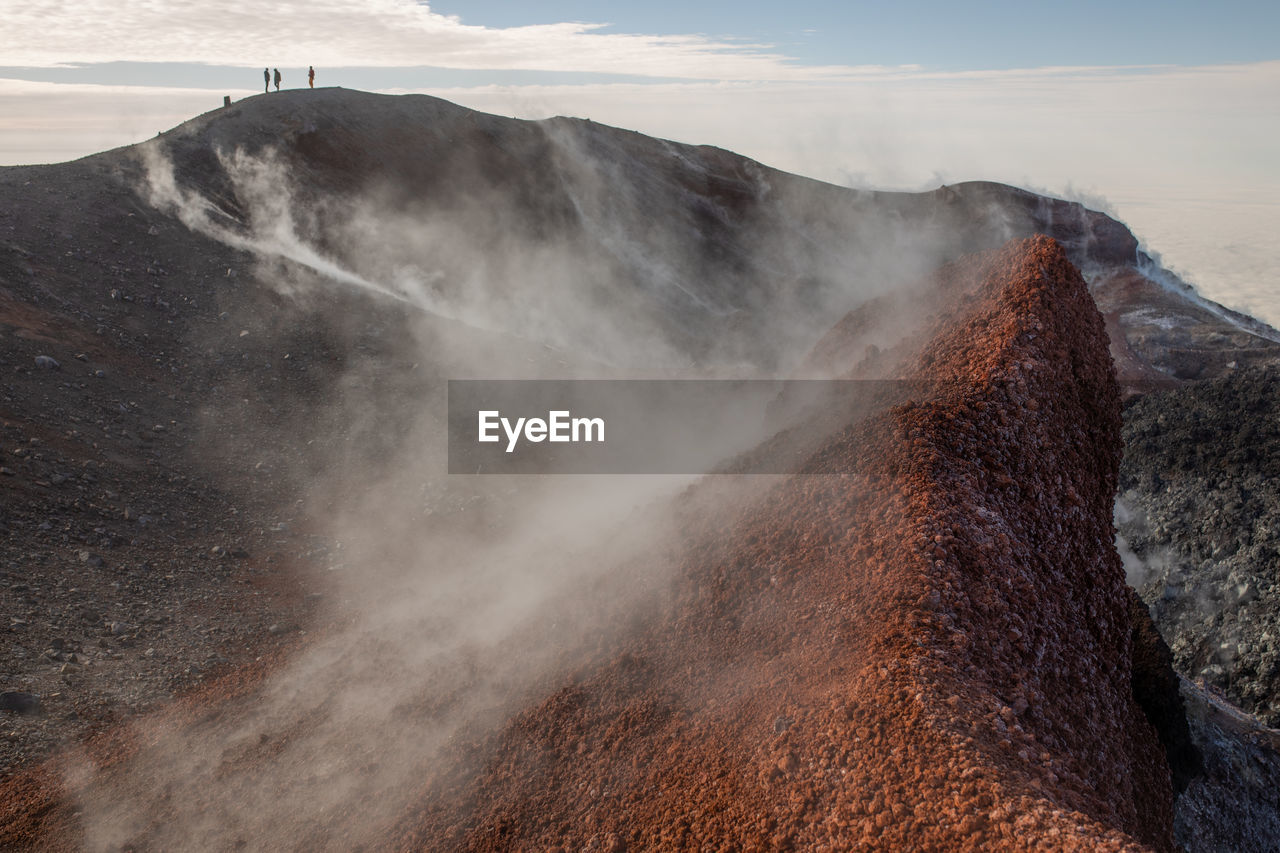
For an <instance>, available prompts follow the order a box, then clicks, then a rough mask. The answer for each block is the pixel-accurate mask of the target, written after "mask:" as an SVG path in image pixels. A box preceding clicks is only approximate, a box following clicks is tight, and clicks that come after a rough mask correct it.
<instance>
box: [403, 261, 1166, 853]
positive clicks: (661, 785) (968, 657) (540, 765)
mask: <svg viewBox="0 0 1280 853" xmlns="http://www.w3.org/2000/svg"><path fill="white" fill-rule="evenodd" d="M936 284H937V293H938V297H939V301H938V302H937V305H938V306H939V310H938V313H937V315H936V316H935V317H933V318H931V319H930V321H929V322H928V323H927V324H926V327H925V330H924V331H923V332H922V334H921V336H920V340H922V341H924V342H925V344H924V346H923V348H922V349H921V350H920V351H919V355H918V356H916V357H915V358H914V360H913V361H909V362H907V365H906V372H907V374H908V375H920V374H922V373H923V374H927V375H928V376H930V377H931V378H933V379H934V380H936V383H935V385H934V386H933V388H934V390H933V393H932V396H930V397H928V398H924V399H919V400H917V401H916V402H913V403H908V404H904V405H900V406H896V407H894V408H892V409H890V410H888V411H886V412H884V413H882V414H880V415H876V416H874V417H871V418H869V419H867V420H865V421H863V422H860V423H856V424H852V425H849V426H848V427H847V428H846V429H844V430H843V431H842V432H841V433H840V434H838V435H835V436H833V437H832V438H831V439H830V440H829V441H828V442H827V444H826V446H825V447H824V448H822V450H821V451H820V452H819V453H817V454H815V455H814V457H813V460H812V465H811V470H812V471H813V472H815V473H810V474H802V475H797V476H793V477H790V478H787V479H786V480H785V481H783V482H780V483H778V484H776V485H775V486H774V487H772V488H771V489H769V490H768V491H767V492H766V493H765V494H763V495H757V496H754V497H752V496H747V495H744V496H743V497H742V500H741V501H740V502H739V503H738V504H737V505H736V506H735V507H733V508H732V509H731V510H726V509H724V508H723V507H720V508H718V509H717V510H715V511H703V512H701V513H691V518H693V519H694V520H692V521H690V523H689V529H688V531H687V536H688V540H689V542H690V544H689V547H688V551H687V555H686V558H685V561H684V569H683V573H682V576H681V577H680V579H679V581H678V592H677V595H676V599H675V602H674V604H673V605H672V606H671V607H670V609H669V610H668V612H667V613H666V614H665V615H664V616H663V617H662V618H661V619H659V620H658V621H657V623H656V624H654V625H652V627H651V628H650V629H649V630H648V632H647V633H646V634H644V635H643V636H640V637H637V638H633V639H632V640H630V641H628V643H627V648H626V650H625V654H622V655H620V656H619V657H618V658H617V659H616V660H615V661H614V663H612V664H611V665H607V666H604V667H602V668H600V669H599V670H597V671H594V672H591V673H588V674H587V675H585V676H584V677H583V678H582V679H581V680H579V681H577V682H576V683H572V684H566V685H565V686H564V687H563V688H562V689H561V690H560V691H559V692H557V693H555V695H553V696H552V697H551V698H549V699H548V700H547V701H545V702H544V703H542V704H541V705H538V706H536V707H532V708H529V709H528V710H527V711H525V712H524V713H522V714H520V715H519V716H518V717H517V718H516V719H515V720H514V721H513V722H512V723H511V724H510V726H509V727H508V728H507V730H506V731H505V732H504V733H503V734H502V735H501V736H500V738H499V741H498V743H497V744H496V745H495V746H494V747H493V749H492V752H491V758H490V760H489V762H488V764H487V765H486V766H485V768H484V769H483V770H482V771H481V772H480V773H479V774H478V775H476V776H475V777H474V778H472V779H470V780H469V781H468V782H467V783H466V784H464V785H461V786H457V787H454V788H447V787H445V786H444V785H443V784H436V783H430V782H429V784H428V786H427V789H426V790H425V791H424V796H423V799H422V808H421V811H420V812H418V813H416V814H414V815H412V816H409V817H408V818H407V819H406V820H405V822H404V824H403V827H402V833H401V837H400V840H399V846H400V847H401V848H402V849H421V848H430V849H452V848H460V849H461V848H465V849H476V850H509V849H555V847H556V846H557V845H564V846H566V847H568V848H569V849H644V850H650V849H652V850H656V849H707V847H708V845H710V847H711V848H712V849H743V850H788V849H795V850H822V849H832V850H834V849H905V848H908V847H909V848H914V849H946V850H986V849H993V848H999V849H1026V850H1039V849H1046V848H1052V849H1077V850H1103V849H1110V850H1120V849H1142V848H1153V849H1159V850H1167V849H1171V848H1172V836H1171V825H1172V817H1171V812H1172V793H1171V786H1170V776H1169V770H1168V767H1167V764H1166V762H1165V758H1164V755H1163V753H1162V750H1161V747H1160V744H1159V742H1158V740H1157V737H1156V733H1155V731H1154V730H1153V728H1152V727H1151V725H1150V724H1149V723H1148V721H1147V720H1146V718H1145V717H1144V715H1143V713H1142V711H1141V709H1140V708H1139V707H1138V705H1137V704H1136V703H1135V701H1134V697H1133V692H1132V687H1131V668H1132V656H1131V651H1132V650H1131V637H1132V628H1131V617H1130V611H1129V596H1128V594H1127V591H1126V587H1125V583H1124V574H1123V571H1122V568H1121V563H1120V560H1119V558H1118V556H1117V555H1116V553H1115V551H1114V548H1113V546H1112V526H1111V524H1112V523H1111V502H1112V496H1113V493H1114V489H1115V483H1116V476H1117V473H1116V472H1117V465H1118V457H1119V448H1120V440H1119V426H1120V417H1119V394H1118V389H1117V384H1116V380H1115V375H1114V369H1113V367H1112V364H1111V360H1110V358H1109V356H1108V352H1107V337H1106V332H1105V329H1104V327H1103V322H1102V318H1101V316H1100V315H1099V313H1098V311H1097V309H1096V308H1095V307H1094V304H1093V301H1092V300H1091V298H1090V297H1089V294H1088V292H1087V289H1086V287H1085V284H1084V282H1083V281H1082V279H1081V278H1080V276H1079V274H1078V272H1077V271H1076V270H1075V269H1074V268H1073V267H1072V266H1071V264H1070V263H1069V262H1068V261H1067V259H1066V257H1065V255H1064V253H1063V251H1062V250H1061V248H1060V247H1059V246H1058V245H1057V244H1056V243H1054V242H1053V241H1052V240H1049V239H1048V238H1034V239H1030V240H1026V241H1021V242H1017V243H1012V244H1010V245H1009V246H1007V247H1005V248H1004V249H1003V250H1000V251H996V252H991V253H987V254H984V255H980V256H972V257H968V258H964V259H962V260H961V261H959V262H957V263H955V264H953V265H950V266H948V267H946V268H944V269H943V270H942V271H940V272H939V274H938V276H937V279H936ZM853 325H855V326H856V324H853ZM820 349H824V350H826V351H828V352H831V351H836V350H838V349H839V348H838V347H833V346H832V344H831V342H830V341H828V342H826V343H825V344H824V346H823V347H822V348H820ZM854 349H855V350H856V349H857V347H856V346H855V347H854ZM855 457H856V459H857V460H858V461H857V464H856V465H855V466H853V468H852V470H853V473H844V474H838V475H836V474H828V475H823V474H821V473H819V472H821V471H822V470H831V469H830V468H828V467H827V466H828V465H829V464H830V463H833V462H835V461H839V462H841V463H842V464H843V468H840V469H839V470H849V466H848V464H847V463H848V461H849V459H850V458H855ZM453 778H454V779H455V781H456V777H453Z"/></svg>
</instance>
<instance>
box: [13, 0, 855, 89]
mask: <svg viewBox="0 0 1280 853" xmlns="http://www.w3.org/2000/svg"><path fill="white" fill-rule="evenodd" d="M7 6H8V8H7V9H6V10H5V15H4V18H5V22H4V26H5V31H6V32H5V42H6V46H5V57H4V60H3V61H4V62H5V63H6V64H9V65H30V66H52V65H59V64H66V63H95V62H112V61H125V60H127V61H138V62H199V63H207V64H214V65H238V66H246V67H261V66H264V65H270V66H285V65H292V66H303V67H305V66H307V65H317V66H319V65H323V66H325V67H328V68H335V67H361V66H363V67H394V66H424V65H430V66H439V67H445V68H460V69H495V68H497V69H521V70H537V71H579V72H589V73H597V74H637V75H644V76H657V77H689V78H696V79H725V80H806V79H807V80H813V79H829V78H832V77H839V76H847V75H857V74H866V73H874V72H875V70H874V69H867V68H852V67H844V66H827V67H814V66H800V65H796V64H794V63H792V62H790V61H789V60H788V59H787V58H786V57H784V56H782V55H781V54H778V53H774V52H772V51H771V49H770V48H769V46H767V45H759V44H743V43H730V42H726V41H716V40H714V39H710V38H707V37H704V36H697V35H666V36H655V35H633V34H621V33H605V32H600V30H601V29H602V27H604V26H605V25H603V24H587V23H556V24H545V25H537V26H523V27H508V28H493V27H483V26H470V25H465V24H463V23H462V22H461V21H459V20H458V19H457V18H454V17H449V16H445V15H439V14H436V13H434V12H432V11H431V9H430V6H429V5H428V4H426V3H418V2H414V0H362V2H358V3H353V2H350V0H307V2H297V1H296V0H283V2H268V3H264V2H255V3H245V2H241V1H240V0H172V1H171V2H141V1H140V0H130V2H124V3H121V2H118V0H78V2H75V3H68V2H65V0H24V1H23V2H22V3H9V4H7Z"/></svg>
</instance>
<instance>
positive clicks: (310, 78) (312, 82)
mask: <svg viewBox="0 0 1280 853" xmlns="http://www.w3.org/2000/svg"><path fill="white" fill-rule="evenodd" d="M307 85H308V86H310V87H311V88H312V89H314V88H315V87H316V67H315V66H314V65H308V66H307Z"/></svg>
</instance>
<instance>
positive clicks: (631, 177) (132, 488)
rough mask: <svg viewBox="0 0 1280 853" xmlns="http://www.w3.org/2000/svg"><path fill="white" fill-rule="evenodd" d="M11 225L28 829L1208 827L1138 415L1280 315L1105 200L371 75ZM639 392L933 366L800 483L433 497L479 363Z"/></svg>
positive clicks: (447, 839)
mask: <svg viewBox="0 0 1280 853" xmlns="http://www.w3.org/2000/svg"><path fill="white" fill-rule="evenodd" d="M0 200H3V204H0V236H2V237H3V243H2V244H0V330H3V333H4V335H5V338H4V340H5V342H6V347H5V352H4V355H3V360H4V366H5V368H6V370H7V371H9V374H10V375H9V379H8V383H7V384H6V385H5V387H4V392H3V395H0V419H2V423H3V429H4V434H3V440H4V442H5V444H4V450H5V455H4V459H3V465H2V467H0V474H3V480H2V481H0V485H3V487H4V489H5V497H6V501H5V503H6V506H5V518H4V522H5V528H4V533H5V536H4V539H3V554H4V563H5V566H6V567H7V568H6V570H5V573H4V575H3V582H2V584H0V599H2V600H3V601H4V602H5V604H6V607H7V608H8V611H9V613H10V614H11V625H10V631H11V635H12V637H13V642H12V643H11V644H10V647H9V648H8V650H7V651H5V652H4V658H3V659H4V660H5V662H6V666H7V671H8V672H9V673H11V675H10V676H9V678H10V681H9V682H8V683H6V684H4V685H0V686H2V687H3V688H4V690H5V691H8V692H6V694H5V695H6V696H14V697H18V698H14V699H13V700H12V701H9V700H6V704H5V707H6V712H5V715H4V717H3V718H2V719H3V721H4V722H5V724H6V726H8V731H9V732H10V735H9V737H7V738H5V739H3V740H2V741H0V750H3V752H2V753H0V754H3V755H4V758H5V761H6V765H7V767H8V769H7V770H6V771H5V772H4V775H3V779H2V781H0V784H2V787H0V838H2V839H3V840H4V843H5V844H6V845H8V846H11V847H15V848H37V849H82V848H85V847H89V848H94V849H135V850H146V849H157V850H159V849H166V850H169V849H209V848H210V847H216V848H223V847H225V848H229V849H240V848H246V847H247V848H259V849H280V848H286V849H311V850H314V849H355V848H356V847H361V848H363V849H431V850H437V849H439V850H450V849H484V850H508V849H591V850H615V851H617V850H640V849H704V848H706V847H707V846H713V847H715V848H717V849H720V848H728V849H762V850H763V849H832V850H835V849H901V848H902V847H913V846H919V847H924V848H936V849H991V848H993V847H996V848H1003V849H1040V848H1043V847H1061V848H1064V849H1156V850H1166V849H1174V845H1175V838H1174V827H1175V813H1176V808H1177V806H1176V802H1177V800H1176V799H1175V797H1176V794H1177V792H1178V791H1180V790H1183V789H1186V788H1187V785H1188V784H1189V780H1190V779H1191V778H1193V777H1196V774H1198V773H1201V772H1202V771H1203V769H1204V768H1203V765H1202V763H1201V760H1200V756H1198V755H1197V753H1196V749H1195V748H1194V747H1193V746H1192V745H1191V744H1190V734H1189V732H1188V726H1187V720H1186V716H1185V714H1184V711H1183V701H1184V700H1183V698H1182V697H1181V696H1180V695H1179V687H1178V684H1179V681H1178V676H1177V675H1176V674H1175V672H1174V670H1173V669H1172V668H1171V665H1170V661H1171V660H1172V658H1171V657H1170V654H1169V650H1168V649H1167V648H1165V647H1164V645H1163V641H1162V640H1160V638H1159V634H1158V632H1157V631H1156V628H1155V626H1154V625H1153V623H1152V621H1151V618H1150V616H1149V615H1148V612H1147V609H1146V607H1145V605H1143V604H1142V603H1141V602H1140V601H1139V600H1138V599H1137V598H1136V597H1135V596H1134V595H1133V593H1132V592H1131V590H1129V589H1128V588H1127V586H1126V578H1125V571H1124V567H1123V565H1122V563H1121V558H1120V556H1119V554H1118V553H1117V551H1116V549H1115V545H1114V536H1115V528H1114V526H1113V521H1112V508H1113V501H1114V499H1115V495H1116V489H1117V478H1118V472H1119V467H1118V466H1119V463H1120V458H1121V453H1122V438H1121V413H1122V410H1121V400H1122V399H1123V398H1125V397H1126V396H1130V397H1134V398H1143V401H1144V402H1145V403H1146V404H1150V402H1151V401H1152V400H1155V399H1156V397H1155V396H1154V395H1155V394H1156V393H1163V392H1157V391H1153V389H1158V388H1164V387H1166V386H1168V387H1177V386H1181V385H1183V384H1186V383H1195V382H1197V381H1199V380H1205V379H1209V380H1213V381H1219V380H1223V379H1224V378H1230V377H1231V376H1232V375H1233V374H1234V372H1235V371H1237V370H1241V369H1243V368H1252V369H1256V370H1258V371H1267V370H1270V369H1272V366H1273V365H1274V364H1275V363H1276V361H1277V359H1278V358H1280V343H1278V342H1280V333H1277V332H1276V331H1275V330H1272V329H1270V328H1269V327H1267V326H1265V325H1264V324H1262V323H1260V322H1258V321H1256V320H1254V319H1252V318H1249V317H1245V316H1243V315H1239V314H1237V313H1235V312H1232V311H1230V310H1228V309H1226V308H1224V307H1222V306H1220V305H1216V304H1215V303H1212V302H1210V301H1208V300H1205V299H1203V298H1202V297H1200V296H1199V295H1197V294H1196V293H1195V292H1194V290H1193V289H1191V288H1190V287H1188V286H1187V285H1185V284H1184V283H1182V282H1180V281H1179V280H1178V279H1177V278H1176V276H1173V275H1172V274H1171V273H1169V272H1168V271H1165V270H1161V269H1159V268H1158V267H1157V266H1156V265H1155V264H1154V263H1153V262H1152V260H1151V258H1150V257H1148V256H1147V255H1145V254H1144V253H1143V252H1142V251H1140V249H1139V247H1138V243H1137V241H1136V239H1135V238H1134V237H1133V235H1132V234H1131V233H1130V232H1129V230H1128V229H1127V228H1126V227H1125V226H1124V225H1123V224H1121V223H1119V222H1117V221H1116V220H1114V219H1112V218H1110V217H1108V216H1106V215H1105V214H1102V213H1098V212H1095V211H1090V210H1088V209H1086V208H1084V207H1083V206H1081V205H1080V204H1077V203H1074V202H1068V201H1063V200H1059V199H1051V198H1046V197H1044V196H1040V195H1036V194H1034V193H1030V192H1027V191H1025V190H1020V189H1017V188H1013V187H1007V186H1002V185H999V184H992V183H982V182H978V183H967V184H958V185H954V186H947V187H940V188H939V189H937V190H935V191H932V192H926V193H892V192H879V191H866V190H853V189H847V188H841V187H835V186H830V185H826V184H821V183H819V182H816V181H811V180H808V179H805V178H801V177H798V176H794V175H789V174H786V173H783V172H779V171H777V170H774V169H770V168H768V167H767V166H764V165H762V164H759V163H756V162H754V161H751V160H748V159H746V158H743V157H740V156H738V155H735V154H733V153H731V152H727V151H723V150H720V149H714V148H707V147H700V146H692V145H685V144H681V143H676V142H670V141H665V140H657V139H652V138H649V137H645V136H642V135H640V134H636V133H632V132H629V131H625V130H620V129H617V128H611V127H607V126H603V125H600V124H597V123H594V122H589V121H579V120H572V119H563V118H561V119H551V120H547V121H540V122H528V121H517V120H513V119H506V118H500V117H497V116H491V115H485V114H481V113H476V112H474V111H471V110H467V109H464V108H462V107H458V106H455V105H453V104H449V103H447V102H444V101H440V100H437V99H433V98H427V97H421V96H402V97H389V96H377V95H369V94H365V93H360V92H351V91H345V90H340V89H319V90H306V91H296V92H281V93H272V94H270V95H263V96H257V97H254V98H250V99H247V100H245V101H242V102H240V103H238V104H233V105H231V106H228V107H225V108H223V109H220V110H216V111H213V112H210V113H207V114H205V115H203V116H200V117H198V118H196V119H193V120H192V121H190V122H188V123H186V124H184V125H182V126H180V127H178V128H175V129H173V130H171V131H168V132H166V133H164V134H161V135H160V136H158V137H157V138H155V139H152V140H149V141H148V142H146V143H143V144H141V145H138V146H133V147H130V148H125V149H119V150H117V151H111V152H106V153H103V154H99V155H95V156H93V157H89V158H85V159H83V160H79V161H76V162H74V163H67V164H59V165H53V166H27V167H7V168H4V169H2V170H0ZM643 371H661V375H663V376H669V375H672V374H673V373H674V374H677V375H685V374H692V375H697V376H699V377H720V376H734V377H740V376H784V377H792V376H803V377H808V376H814V375H816V376H821V377H824V378H832V377H835V378H844V379H851V378H852V379H857V378H874V379H876V380H878V381H885V380H891V381H915V380H927V383H926V386H925V387H926V388H927V390H926V391H922V392H921V393H919V394H915V395H913V396H910V398H909V399H906V400H903V399H895V400H893V401H891V402H890V403H887V404H886V405H885V406H883V407H880V408H878V409H876V410H874V411H873V412H870V413H864V415H863V416H860V417H855V418H849V419H844V420H839V421H837V422H835V423H831V422H830V418H827V419H819V420H818V421H817V423H818V424H819V425H820V428H817V427H815V429H817V432H816V433H814V434H816V435H817V438H818V440H817V442H816V444H814V445H813V446H812V447H810V448H809V450H808V451H807V453H808V455H807V456H806V457H805V459H804V461H803V464H801V465H800V466H799V467H798V468H797V471H796V473H794V474H791V475H788V476H785V477H771V478H763V479H762V478H752V477H733V476H724V475H717V476H711V477H705V478H701V479H698V480H693V481H690V482H682V483H681V484H680V487H679V488H678V489H675V490H674V491H673V490H667V491H663V490H662V489H658V490H657V491H656V492H654V491H650V492H642V491H641V490H640V488H639V487H638V486H636V484H635V483H636V482H637V481H638V480H639V479H643V478H637V480H636V481H628V483H627V485H625V486H624V485H617V484H615V485H611V486H609V487H608V488H603V489H601V490H599V491H597V492H591V491H590V490H589V489H587V487H585V486H581V485H578V486H573V485H572V484H571V485H569V486H565V485H564V484H561V483H559V482H556V483H550V482H543V481H542V480H540V479H539V478H536V477H534V478H506V479H504V478H498V477H484V476H480V477H462V476H453V477H450V476H448V475H446V474H444V467H443V465H442V460H441V456H440V439H439V433H440V431H441V430H442V429H443V425H444V423H445V421H446V418H445V416H444V411H443V409H444V393H443V390H442V389H443V382H444V380H445V379H450V378H459V377H466V378H476V377H479V378H505V379H513V378H525V377H547V376H555V377H557V378H580V377H591V378H599V377H602V376H609V377H616V376H623V377H629V376H633V375H636V374H637V373H638V372H643ZM681 372H683V373H681ZM1193 387H1199V386H1193ZM1144 395H1145V397H1144ZM1144 441H1148V443H1149V442H1150V439H1149V436H1147V435H1144ZM1147 450H1148V451H1150V450H1151V448H1147ZM571 479H572V478H571ZM577 482H578V483H581V482H582V481H577ZM1143 482H1145V481H1143ZM582 490H586V496H583V495H582V494H579V492H580V491H582ZM615 505H616V506H615ZM19 711H21V713H19ZM1249 736H1250V737H1253V735H1249ZM1232 743H1235V741H1232ZM1251 743H1252V741H1251ZM1259 749H1262V748H1261V747H1259ZM1264 753H1265V754H1264ZM1258 754H1259V755H1261V756H1262V757H1260V758H1258V759H1257V760H1258V761H1260V762H1262V763H1263V764H1264V765H1266V766H1271V765H1270V764H1267V762H1270V761H1272V758H1271V757H1270V756H1271V753H1267V752H1266V751H1265V750H1262V752H1259V753H1258ZM1278 766H1280V765H1278ZM1190 784H1195V783H1190ZM1215 784H1220V785H1222V784H1228V783H1226V782H1222V781H1221V780H1219V782H1215ZM1214 790H1215V791H1221V790H1225V789H1223V788H1220V787H1219V788H1215V789H1214ZM1224 796H1225V795H1224ZM1210 799H1211V798H1210ZM1207 801H1208V800H1207V799H1200V800H1196V802H1197V803H1201V804H1203V803H1204V802H1207ZM1197 809H1200V811H1199V812H1197V814H1199V817H1198V818H1197V820H1199V821H1200V823H1198V824H1196V826H1197V827H1199V829H1197V830H1196V833H1199V835H1196V837H1198V838H1201V839H1204V838H1209V839H1212V838H1221V837H1222V836H1221V834H1220V829H1221V827H1222V826H1226V825H1229V824H1230V823H1231V818H1230V814H1231V812H1230V809H1231V804H1230V797H1225V799H1220V800H1219V801H1217V804H1216V805H1215V806H1213V807H1212V808H1209V807H1202V806H1200V805H1198V806H1197ZM1210 813H1212V814H1210ZM1206 827H1207V828H1206ZM1214 833H1219V834H1218V835H1215V834H1214ZM1191 835H1195V833H1191ZM1188 837H1190V836H1188ZM1205 843H1210V844H1211V843H1212V841H1209V842H1205ZM1262 843H1265V840H1264V841H1263V842H1262ZM1258 849H1265V847H1259V848H1258Z"/></svg>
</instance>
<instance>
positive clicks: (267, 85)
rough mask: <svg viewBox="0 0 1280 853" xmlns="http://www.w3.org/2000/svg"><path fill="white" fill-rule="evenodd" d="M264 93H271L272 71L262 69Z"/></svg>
mask: <svg viewBox="0 0 1280 853" xmlns="http://www.w3.org/2000/svg"><path fill="white" fill-rule="evenodd" d="M262 91H264V92H270V91H271V71H270V69H267V68H264V69H262Z"/></svg>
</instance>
